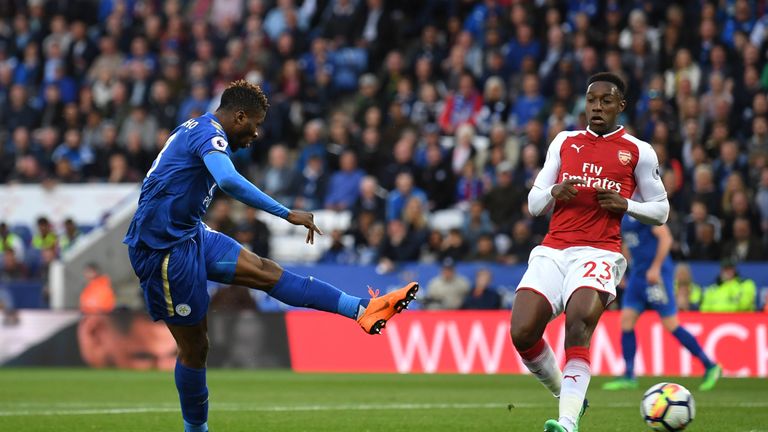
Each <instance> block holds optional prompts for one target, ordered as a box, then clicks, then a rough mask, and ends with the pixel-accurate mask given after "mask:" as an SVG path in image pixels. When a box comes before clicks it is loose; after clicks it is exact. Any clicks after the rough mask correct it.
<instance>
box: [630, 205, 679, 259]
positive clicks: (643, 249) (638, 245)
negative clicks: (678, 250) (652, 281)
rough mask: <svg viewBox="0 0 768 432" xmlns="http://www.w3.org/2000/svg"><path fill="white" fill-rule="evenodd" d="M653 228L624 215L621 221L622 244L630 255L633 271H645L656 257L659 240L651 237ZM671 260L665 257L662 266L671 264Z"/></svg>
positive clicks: (653, 236)
mask: <svg viewBox="0 0 768 432" xmlns="http://www.w3.org/2000/svg"><path fill="white" fill-rule="evenodd" d="M652 229H653V227H652V226H650V225H646V224H644V223H642V222H640V221H638V220H637V219H635V218H633V217H632V216H629V215H624V219H622V221H621V235H622V237H623V240H624V244H625V245H626V246H627V247H628V248H629V252H630V254H631V255H632V269H633V270H641V269H643V271H645V270H647V269H648V268H649V267H650V266H651V263H652V262H653V259H654V258H655V257H656V249H657V248H658V247H659V239H658V238H656V236H655V235H653V231H652ZM671 263H672V260H671V258H670V257H669V255H667V258H666V259H665V260H664V263H663V264H664V265H668V264H671Z"/></svg>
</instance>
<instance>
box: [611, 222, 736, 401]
mask: <svg viewBox="0 0 768 432" xmlns="http://www.w3.org/2000/svg"><path fill="white" fill-rule="evenodd" d="M621 231H622V237H623V240H624V248H625V253H626V254H627V255H629V258H630V259H631V265H630V268H629V276H628V279H627V286H626V289H625V290H624V297H623V299H622V302H621V331H622V333H621V349H622V353H623V355H624V362H625V363H626V369H625V372H624V376H623V377H621V378H618V379H616V380H613V381H610V382H607V383H605V384H604V385H603V389H605V390H622V389H635V388H637V380H636V379H635V352H636V351H637V338H636V337H635V324H636V323H637V319H638V318H639V317H640V314H641V313H643V311H645V310H646V309H653V310H655V311H656V312H657V313H658V314H659V317H660V318H661V323H662V325H663V326H664V328H665V329H666V330H667V331H669V332H670V333H672V335H673V336H674V337H675V338H676V339H677V340H678V341H679V342H680V343H681V344H682V345H683V346H684V347H685V348H686V349H687V350H688V351H690V352H691V354H693V355H694V356H696V357H697V358H698V359H699V360H701V362H702V364H703V365H704V367H705V368H706V374H705V375H704V381H703V382H702V384H701V386H700V387H699V389H700V390H710V389H712V388H713V387H714V385H715V383H716V382H717V380H718V378H720V374H721V373H722V368H721V367H720V366H719V365H717V364H715V363H714V362H713V361H712V360H710V359H709V357H707V355H706V354H705V353H704V350H702V349H701V345H699V343H698V342H697V341H696V338H695V337H693V335H692V334H691V333H690V332H688V330H686V329H685V328H683V327H681V326H680V322H679V321H678V319H677V305H676V304H675V288H674V272H675V265H674V263H673V262H672V259H671V258H670V256H669V249H670V248H671V247H672V233H671V232H670V231H669V227H668V226H666V225H659V226H649V225H645V224H643V223H641V222H639V221H638V220H636V219H634V218H633V217H631V216H629V215H625V216H624V219H623V220H622V222H621Z"/></svg>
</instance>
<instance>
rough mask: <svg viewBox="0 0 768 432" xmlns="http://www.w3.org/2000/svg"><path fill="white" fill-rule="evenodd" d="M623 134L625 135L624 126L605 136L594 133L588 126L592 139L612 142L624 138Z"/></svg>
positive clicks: (588, 133)
mask: <svg viewBox="0 0 768 432" xmlns="http://www.w3.org/2000/svg"><path fill="white" fill-rule="evenodd" d="M623 134H624V126H622V125H619V128H618V129H616V130H615V131H613V132H611V133H609V134H605V135H598V134H596V133H595V132H594V131H592V129H590V128H589V126H587V135H589V137H590V138H592V139H598V138H602V139H606V140H612V139H615V138H618V137H620V136H622V135H623Z"/></svg>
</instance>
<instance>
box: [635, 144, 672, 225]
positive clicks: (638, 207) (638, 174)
mask: <svg viewBox="0 0 768 432" xmlns="http://www.w3.org/2000/svg"><path fill="white" fill-rule="evenodd" d="M637 148H638V151H639V153H640V156H639V158H638V161H637V166H635V182H636V183H637V189H636V190H635V193H634V195H632V199H629V200H627V213H628V214H629V215H630V216H632V217H634V218H635V219H637V220H639V221H640V222H642V223H645V224H649V225H661V224H663V223H665V222H666V221H667V218H668V217H669V201H667V191H666V190H665V189H664V183H663V182H662V181H661V174H660V171H659V159H658V158H657V157H656V152H655V151H654V150H653V148H652V147H651V146H650V145H648V144H647V143H642V144H638V146H637Z"/></svg>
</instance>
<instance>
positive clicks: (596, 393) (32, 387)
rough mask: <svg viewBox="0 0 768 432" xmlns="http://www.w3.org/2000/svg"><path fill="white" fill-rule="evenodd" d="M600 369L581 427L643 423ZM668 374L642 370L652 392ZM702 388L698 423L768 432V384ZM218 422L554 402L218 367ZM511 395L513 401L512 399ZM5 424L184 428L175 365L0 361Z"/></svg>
mask: <svg viewBox="0 0 768 432" xmlns="http://www.w3.org/2000/svg"><path fill="white" fill-rule="evenodd" d="M604 380H605V378H594V379H593V380H592V385H591V389H590V391H589V395H588V396H589V399H590V402H591V405H592V407H591V408H590V409H589V411H588V412H587V415H586V416H585V417H584V420H583V421H582V427H581V431H586V432H592V431H594V432H598V431H644V430H646V428H645V426H644V424H643V423H642V420H641V419H640V414H639V403H640V397H641V395H642V390H637V391H624V392H610V393H609V392H605V391H602V390H600V384H602V383H603V382H604ZM660 381H662V378H645V379H642V380H641V388H643V389H645V388H647V387H649V386H651V385H652V384H654V383H656V382H660ZM672 381H674V382H678V383H680V384H683V385H685V386H687V387H688V388H689V389H691V390H693V394H694V397H695V398H696V402H697V417H696V420H695V421H694V422H693V424H692V425H691V427H690V428H689V430H691V431H740V432H768V381H766V380H764V379H723V380H722V381H721V382H720V383H719V384H718V387H717V388H716V389H715V390H714V391H713V392H710V393H698V392H697V391H696V390H695V389H696V387H697V385H698V380H696V379H683V378H674V379H672ZM208 386H209V389H210V391H211V396H210V403H211V405H210V406H211V408H210V419H209V425H210V427H211V431H212V432H219V431H227V432H237V431H291V432H300V431H335V432H336V431H350V432H351V431H355V432H363V431H417V432H422V431H440V432H444V431H484V432H490V431H539V430H542V429H541V428H542V425H543V423H544V421H545V420H546V419H548V418H550V417H554V416H556V414H557V402H556V400H555V399H554V398H553V397H552V396H550V395H548V394H547V392H546V391H545V390H544V388H543V387H542V386H541V385H540V384H539V383H538V382H536V380H535V379H534V378H532V377H530V376H510V375H471V376H467V375H346V374H295V373H291V372H286V371H243V370H211V371H209V374H208ZM510 404H511V405H512V407H510ZM0 430H1V431H25V432H26V431H29V432H34V431H41V432H42V431H44V432H54V431H77V432H79V431H110V432H123V431H181V430H182V427H181V417H180V413H179V411H178V402H177V398H176V388H175V387H174V383H173V374H172V373H171V372H128V371H113V370H85V369H79V370H78V369H58V370H57V369H0Z"/></svg>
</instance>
